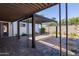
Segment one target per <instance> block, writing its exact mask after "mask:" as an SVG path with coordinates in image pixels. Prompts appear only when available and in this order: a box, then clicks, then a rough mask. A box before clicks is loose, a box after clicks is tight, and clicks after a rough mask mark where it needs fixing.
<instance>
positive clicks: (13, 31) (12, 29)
mask: <svg viewBox="0 0 79 59" xmlns="http://www.w3.org/2000/svg"><path fill="white" fill-rule="evenodd" d="M11 24H12V36H13V35H14V30H13V29H14V26H13V22H11Z"/></svg>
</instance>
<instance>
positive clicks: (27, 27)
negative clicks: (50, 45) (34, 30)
mask: <svg viewBox="0 0 79 59" xmlns="http://www.w3.org/2000/svg"><path fill="white" fill-rule="evenodd" d="M26 24H27V26H26V32H27V36H26V39H27V47H29V18H28V22H27V21H26Z"/></svg>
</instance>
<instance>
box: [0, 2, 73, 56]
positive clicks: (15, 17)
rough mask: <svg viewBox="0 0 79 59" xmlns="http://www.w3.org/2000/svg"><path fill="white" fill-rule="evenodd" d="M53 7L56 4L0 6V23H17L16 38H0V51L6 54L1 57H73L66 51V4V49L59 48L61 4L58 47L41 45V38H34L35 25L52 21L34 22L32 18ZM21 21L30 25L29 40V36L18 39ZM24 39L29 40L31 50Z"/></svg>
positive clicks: (44, 43)
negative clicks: (30, 34) (64, 55)
mask: <svg viewBox="0 0 79 59" xmlns="http://www.w3.org/2000/svg"><path fill="white" fill-rule="evenodd" d="M54 5H57V3H34V4H33V3H30V4H0V18H1V19H0V21H6V22H11V23H13V22H15V21H17V37H7V38H1V36H0V45H1V46H0V47H1V50H0V51H1V52H6V54H2V55H61V54H65V53H66V55H68V52H70V54H72V55H74V53H73V52H71V51H68V46H67V42H68V24H67V17H68V16H67V4H66V49H62V47H61V4H59V27H60V30H59V31H60V36H59V43H60V44H59V47H58V46H55V45H51V44H48V43H46V42H43V43H41V42H42V41H39V39H38V38H40V37H42V36H38V37H37V38H35V23H37V24H41V23H44V22H50V21H52V20H46V19H45V20H41V19H40V20H38V19H36V20H35V19H34V16H37V17H38V15H35V13H36V12H39V11H41V10H44V9H47V8H49V7H51V6H54ZM30 17H31V20H30V19H29V18H30ZM25 19H26V20H25ZM21 21H22V22H26V23H32V38H31V39H29V36H27V37H20V28H19V26H20V22H21ZM56 28H57V27H56ZM12 31H13V29H12ZM56 31H57V30H56ZM0 33H1V32H0ZM12 33H13V32H12ZM44 38H45V37H44ZM44 38H41V39H44ZM26 39H27V40H28V39H29V42H30V44H29V46H31V47H32V48H29V47H27V45H28V43H29V42H27V40H26ZM52 39H57V34H56V37H55V38H53V37H52ZM39 48H41V49H39ZM44 49H47V50H48V51H49V50H53V52H52V53H48V52H47V51H45V50H44ZM43 50H44V51H43ZM56 51H57V52H56ZM63 51H64V52H63ZM65 51H66V52H65ZM7 52H9V53H7ZM50 52H51V51H50Z"/></svg>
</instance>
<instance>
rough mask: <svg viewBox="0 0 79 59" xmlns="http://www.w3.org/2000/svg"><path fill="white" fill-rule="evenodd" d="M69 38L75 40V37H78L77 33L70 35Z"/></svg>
mask: <svg viewBox="0 0 79 59" xmlns="http://www.w3.org/2000/svg"><path fill="white" fill-rule="evenodd" d="M69 36H70V38H76V37H78V34H77V33H70V35H69Z"/></svg>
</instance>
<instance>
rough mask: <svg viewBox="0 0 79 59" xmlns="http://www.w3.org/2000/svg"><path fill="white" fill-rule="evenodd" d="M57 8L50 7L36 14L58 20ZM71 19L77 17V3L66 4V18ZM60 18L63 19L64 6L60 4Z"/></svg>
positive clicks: (78, 11)
mask: <svg viewBox="0 0 79 59" xmlns="http://www.w3.org/2000/svg"><path fill="white" fill-rule="evenodd" d="M58 9H59V7H58V5H55V6H52V7H50V8H47V9H45V10H43V11H40V12H38V13H36V14H39V15H43V16H45V17H48V18H53V17H55V18H56V20H59V16H58V15H59V10H58ZM71 17H79V3H69V4H68V18H71ZM61 18H62V19H64V18H65V4H64V3H62V4H61Z"/></svg>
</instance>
